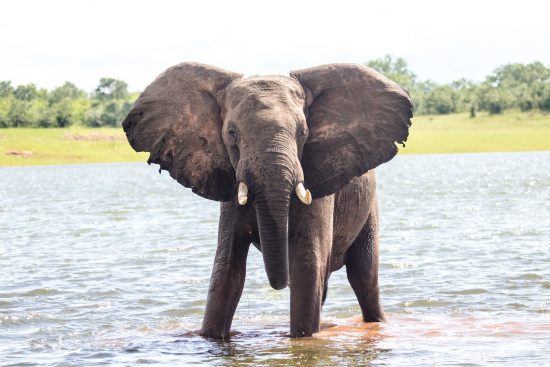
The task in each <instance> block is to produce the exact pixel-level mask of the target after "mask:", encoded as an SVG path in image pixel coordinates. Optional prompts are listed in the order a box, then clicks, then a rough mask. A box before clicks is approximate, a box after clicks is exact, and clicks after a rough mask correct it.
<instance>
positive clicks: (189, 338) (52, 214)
mask: <svg viewBox="0 0 550 367" xmlns="http://www.w3.org/2000/svg"><path fill="white" fill-rule="evenodd" d="M377 174H378V186H379V199H380V211H381V254H380V260H381V268H380V278H381V280H380V281H381V292H382V302H383V305H384V309H385V311H386V313H387V316H388V322H387V323H383V324H366V325H364V324H361V323H360V319H359V317H358V315H359V314H360V310H359V307H358V305H357V302H356V300H355V297H354V295H353V292H352V290H351V288H350V286H349V285H348V283H347V280H346V276H345V270H343V269H342V270H341V271H339V272H337V273H334V274H333V275H332V277H331V279H330V284H329V293H328V299H327V302H326V304H325V307H324V309H323V314H322V321H323V330H322V331H321V332H320V333H319V334H317V335H316V336H315V337H312V338H306V339H299V340H291V339H288V338H286V337H284V336H283V334H284V333H285V332H287V331H288V321H289V312H288V309H289V293H288V290H283V291H274V290H272V289H271V288H270V287H269V285H268V283H267V278H266V275H265V272H264V270H263V263H262V259H261V254H260V253H259V252H258V251H257V250H255V249H254V248H251V250H250V255H249V260H248V261H249V264H250V265H249V268H248V274H247V279H246V285H245V289H244V292H243V296H242V298H241V301H240V304H239V307H238V309H237V312H236V315H235V319H234V322H233V329H234V330H236V331H238V332H239V334H238V335H237V336H235V337H233V338H232V339H231V341H224V342H218V341H212V340H205V339H203V338H201V337H198V336H195V335H193V334H192V333H190V332H191V331H193V330H196V329H198V328H199V327H200V324H201V319H202V314H203V309H204V306H205V299H206V293H207V287H208V280H209V277H210V270H211V266H212V261H213V257H214V251H215V246H216V231H217V219H218V204H217V203H215V202H210V201H207V200H205V199H201V198H199V197H197V196H194V195H193V194H192V193H191V192H190V191H189V190H187V189H185V188H183V187H181V186H179V185H178V184H177V183H176V182H175V181H173V180H172V179H170V177H169V176H168V174H166V173H163V174H162V175H159V174H158V170H157V169H156V168H155V167H154V166H147V165H146V164H139V163H138V164H90V165H68V166H44V167H25V168H23V167H21V168H19V167H15V168H0V271H1V279H0V365H63V366H73V365H74V366H84V365H102V364H115V365H135V364H157V365H175V364H178V365H188V364H197V363H205V364H208V365H223V366H232V365H250V366H258V365H301V366H302V365H303V366H310V365H311V366H313V365H366V364H371V365H375V366H377V365H391V366H416V365H464V366H474V365H509V366H518V365H521V366H531V365H533V366H542V365H550V251H549V250H550V152H540V153H502V154H500V153H499V154H460V155H425V156H399V157H397V158H396V159H395V160H393V161H392V162H390V163H388V164H386V165H383V166H382V167H380V168H379V169H377Z"/></svg>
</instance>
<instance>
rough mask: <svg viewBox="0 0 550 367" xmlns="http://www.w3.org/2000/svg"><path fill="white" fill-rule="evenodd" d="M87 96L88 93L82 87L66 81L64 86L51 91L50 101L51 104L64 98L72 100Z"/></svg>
mask: <svg viewBox="0 0 550 367" xmlns="http://www.w3.org/2000/svg"><path fill="white" fill-rule="evenodd" d="M85 97H86V93H85V92H84V91H83V90H82V89H79V88H77V87H76V86H75V85H74V84H73V83H70V82H65V84H63V85H62V86H60V87H57V88H55V89H54V90H52V91H51V93H50V94H49V101H50V104H54V103H58V102H60V101H62V100H64V99H67V100H71V99H77V98H85Z"/></svg>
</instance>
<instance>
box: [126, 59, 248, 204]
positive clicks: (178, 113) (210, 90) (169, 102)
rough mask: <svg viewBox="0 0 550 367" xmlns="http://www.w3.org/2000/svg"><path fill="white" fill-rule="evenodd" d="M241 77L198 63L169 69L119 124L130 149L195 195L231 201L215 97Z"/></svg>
mask: <svg viewBox="0 0 550 367" xmlns="http://www.w3.org/2000/svg"><path fill="white" fill-rule="evenodd" d="M240 77H242V75H241V74H237V73H232V72H229V71H225V70H222V69H218V68H215V67H213V66H208V65H202V64H198V63H181V64H179V65H176V66H173V67H171V68H169V69H168V70H166V71H165V72H164V73H162V74H161V75H160V76H158V77H157V78H156V79H155V81H153V83H151V84H150V85H149V86H148V87H147V88H145V90H144V91H143V93H141V95H140V96H139V98H138V99H137V101H136V102H135V104H134V106H133V108H132V109H131V111H130V112H129V114H128V116H127V117H126V119H125V120H124V122H123V123H122V127H123V128H124V131H125V132H126V136H127V137H128V141H129V142H130V145H131V146H132V148H134V149H135V150H136V151H138V152H149V153H151V154H150V156H149V159H148V161H147V162H148V163H149V164H150V163H157V164H159V165H160V168H161V169H164V170H167V171H168V172H170V176H172V178H174V179H175V180H177V181H178V182H179V183H180V184H182V185H183V186H185V187H190V188H191V189H192V190H193V192H194V193H196V194H198V195H200V196H202V197H205V198H207V199H212V200H218V201H229V200H231V198H232V197H233V196H234V194H235V192H236V187H235V174H234V172H233V167H232V166H231V163H230V161H229V157H228V154H227V150H226V148H225V145H224V144H223V140H222V136H221V128H222V119H221V115H220V107H219V106H218V103H217V100H216V96H217V95H218V94H219V93H220V92H221V91H222V90H223V89H224V88H225V87H227V85H229V83H231V82H232V81H233V80H234V79H237V78H240Z"/></svg>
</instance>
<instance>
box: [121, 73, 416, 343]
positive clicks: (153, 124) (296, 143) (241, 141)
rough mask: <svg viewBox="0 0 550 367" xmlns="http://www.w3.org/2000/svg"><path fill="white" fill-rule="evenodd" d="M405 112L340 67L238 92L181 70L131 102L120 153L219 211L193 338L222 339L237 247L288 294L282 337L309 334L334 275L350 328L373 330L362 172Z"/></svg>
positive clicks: (372, 235)
mask: <svg viewBox="0 0 550 367" xmlns="http://www.w3.org/2000/svg"><path fill="white" fill-rule="evenodd" d="M411 108H412V105H411V102H410V99H409V96H408V94H407V93H406V92H405V91H404V90H403V89H402V88H401V87H399V86H398V85H397V84H395V83H393V82H391V81H390V80H388V79H386V78H384V77H383V76H381V75H380V74H378V73H376V72H375V71H373V70H372V69H369V68H366V67H363V66H359V65H350V64H331V65H325V66H320V67H317V68H311V69H305V70H301V71H296V72H292V73H291V76H290V77H285V76H269V77H252V78H243V77H242V76H241V75H240V74H235V73H231V72H227V71H225V70H221V69H217V68H214V67H211V66H207V65H202V64H195V63H183V64H180V65H177V66H175V67H173V68H170V69H168V70H167V71H166V72H165V73H164V74H162V75H161V76H159V78H157V79H156V80H155V81H154V82H153V83H152V84H151V85H150V86H149V87H148V88H147V89H146V90H145V91H144V92H143V93H142V95H141V96H140V98H139V99H138V100H137V101H136V104H135V105H134V107H133V109H132V111H131V112H130V113H129V115H128V117H127V118H126V120H125V121H124V123H123V127H124V130H125V131H126V134H127V136H128V139H129V141H130V144H131V145H132V147H134V149H136V150H137V151H148V152H151V155H150V158H149V162H150V163H151V162H153V163H158V164H160V166H161V168H162V169H166V170H168V171H169V172H170V174H171V176H172V177H173V178H175V179H176V180H177V181H178V182H180V183H181V184H183V185H184V186H187V187H191V188H192V189H193V191H194V192H195V193H197V194H199V195H201V196H203V197H206V198H209V199H213V200H219V201H221V202H222V203H221V213H220V222H219V232H218V248H217V251H216V257H215V260H214V267H213V271H212V277H211V280H210V287H209V292H208V301H207V305H206V311H205V316H204V321H203V325H202V329H201V331H200V332H201V334H202V335H204V336H207V337H214V338H225V337H228V336H229V331H230V327H231V322H232V319H233V315H234V313H235V309H236V307H237V304H238V302H239V298H240V296H241V293H242V290H243V286H244V281H245V275H246V258H247V254H248V250H249V247H250V244H253V245H254V246H255V247H256V248H257V249H258V250H260V251H261V252H262V255H263V259H264V264H265V269H266V273H267V275H268V279H269V282H270V284H271V286H272V287H273V288H275V289H283V288H285V287H286V286H287V285H288V286H289V287H290V294H291V300H290V335H291V336H292V337H303V336H311V335H312V334H313V333H315V332H317V331H318V330H319V317H320V312H321V307H322V304H323V303H324V299H325V297H326V292H327V284H328V278H329V276H330V274H331V273H332V272H333V271H336V270H338V269H340V268H342V267H343V266H344V265H345V266H346V271H347V276H348V279H349V282H350V284H351V286H352V288H353V290H354V292H355V294H356V296H357V299H358V301H359V304H360V306H361V310H362V313H363V319H364V320H365V321H368V322H370V321H381V320H383V313H382V309H381V305H380V292H379V288H378V206H377V200H376V184H375V175H374V168H375V167H376V166H378V165H379V164H381V163H384V162H386V161H388V160H390V159H391V158H392V157H393V156H394V155H395V154H396V152H397V147H396V145H395V143H396V142H399V143H403V142H404V141H405V140H406V138H407V136H408V129H409V126H410V117H411V116H412V115H411ZM239 182H244V183H245V184H246V185H247V186H248V190H249V195H248V202H247V203H246V205H244V206H241V205H239V203H238V202H237V184H238V183H239ZM299 183H304V184H305V186H306V188H308V189H310V190H311V193H312V195H313V198H314V200H313V201H312V203H311V205H305V204H303V203H302V202H300V201H299V200H298V198H297V197H296V194H295V193H294V190H295V188H296V186H297V185H298V184H299Z"/></svg>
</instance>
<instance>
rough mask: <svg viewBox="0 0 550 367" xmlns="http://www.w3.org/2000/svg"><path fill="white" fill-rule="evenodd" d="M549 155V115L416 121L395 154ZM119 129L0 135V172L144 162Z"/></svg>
mask: <svg viewBox="0 0 550 367" xmlns="http://www.w3.org/2000/svg"><path fill="white" fill-rule="evenodd" d="M530 150H550V115H548V114H540V113H520V112H509V113H506V114H504V115H497V116H489V115H485V114H483V115H479V116H478V117H476V118H473V119H471V118H470V117H469V116H468V114H453V115H446V116H441V115H438V116H418V117H415V118H414V121H413V127H412V129H411V135H410V137H409V140H408V142H407V144H406V147H405V148H401V150H400V154H425V153H464V152H502V151H530ZM147 156H148V154H147V153H139V154H137V153H135V152H134V151H133V150H132V148H130V146H129V145H128V142H127V141H126V138H125V136H124V133H123V132H122V129H120V128H99V129H92V128H83V127H74V128H67V129H25V128H14V129H0V166H23V165H37V164H67V163H91V162H133V161H142V162H143V161H146V159H147Z"/></svg>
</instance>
